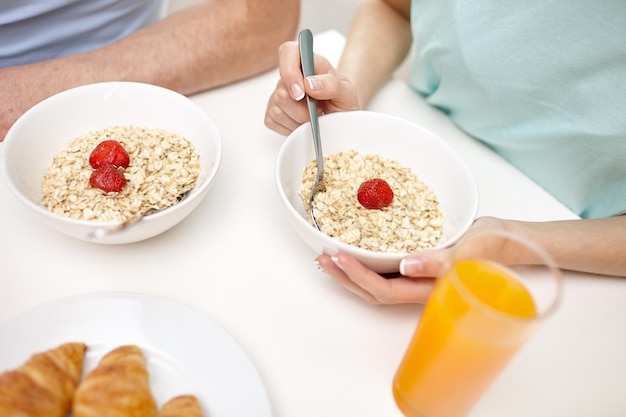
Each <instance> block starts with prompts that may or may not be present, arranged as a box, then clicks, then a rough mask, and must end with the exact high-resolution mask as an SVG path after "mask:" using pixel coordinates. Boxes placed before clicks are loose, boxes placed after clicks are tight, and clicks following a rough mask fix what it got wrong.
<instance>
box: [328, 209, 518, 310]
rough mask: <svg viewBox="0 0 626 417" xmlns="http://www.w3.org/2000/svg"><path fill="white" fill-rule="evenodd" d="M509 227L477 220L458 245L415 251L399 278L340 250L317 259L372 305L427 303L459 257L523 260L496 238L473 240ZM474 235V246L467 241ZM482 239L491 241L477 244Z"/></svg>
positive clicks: (403, 263) (500, 222) (486, 219)
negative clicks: (436, 281) (366, 265)
mask: <svg viewBox="0 0 626 417" xmlns="http://www.w3.org/2000/svg"><path fill="white" fill-rule="evenodd" d="M498 229H500V230H501V229H507V227H506V221H503V220H500V219H496V218H492V217H483V218H479V219H477V220H476V221H475V222H474V224H473V225H472V226H471V227H470V229H469V230H468V231H467V233H466V234H465V236H464V238H463V239H461V240H460V241H459V242H458V244H456V245H454V246H452V247H450V248H446V249H434V250H424V251H418V252H414V253H412V254H410V255H407V256H406V257H405V258H404V259H402V261H401V262H400V274H401V276H400V277H398V278H385V277H383V276H381V275H379V274H377V273H376V272H374V271H371V270H369V269H367V268H366V267H365V266H364V265H363V264H362V263H361V262H359V261H358V260H357V259H356V258H354V257H352V256H350V255H348V254H345V253H338V254H337V255H335V256H332V257H331V256H328V255H320V256H318V257H317V259H316V263H317V265H318V267H319V268H320V269H322V270H324V271H325V272H327V273H328V274H330V275H331V276H332V277H333V279H334V280H335V281H337V282H339V283H340V284H342V285H343V286H344V287H346V288H347V289H348V290H349V291H352V292H353V293H355V294H357V295H359V296H360V297H361V298H363V299H364V300H365V301H367V302H369V303H371V304H400V303H425V302H426V300H427V299H428V297H429V296H430V293H431V291H432V289H433V285H434V282H435V279H436V277H438V276H441V275H442V274H444V273H445V272H446V271H447V270H448V269H449V267H450V265H451V263H452V259H453V256H454V258H457V259H459V258H460V259H462V258H470V257H475V256H483V255H482V254H484V253H489V258H491V259H493V260H498V261H499V262H502V263H508V264H510V263H515V262H516V261H517V260H521V259H523V257H522V255H523V254H522V253H512V251H510V250H505V249H507V248H506V247H504V246H499V245H493V243H494V241H493V239H486V240H485V241H481V240H480V239H478V238H477V239H473V237H474V236H476V235H478V234H479V233H481V232H483V231H488V230H498ZM470 237H471V238H472V245H465V244H464V242H466V241H467V240H469V238H470ZM476 242H481V243H485V244H488V245H489V247H485V245H480V244H476Z"/></svg>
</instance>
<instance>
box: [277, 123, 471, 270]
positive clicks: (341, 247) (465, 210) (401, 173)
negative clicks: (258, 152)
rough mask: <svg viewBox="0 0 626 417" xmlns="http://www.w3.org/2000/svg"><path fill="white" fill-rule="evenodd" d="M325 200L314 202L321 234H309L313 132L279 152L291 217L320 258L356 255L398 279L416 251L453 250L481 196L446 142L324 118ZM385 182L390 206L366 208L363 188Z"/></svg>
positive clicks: (298, 133) (396, 126)
mask: <svg viewBox="0 0 626 417" xmlns="http://www.w3.org/2000/svg"><path fill="white" fill-rule="evenodd" d="M320 132H321V138H322V150H323V152H324V160H325V180H326V192H325V193H321V194H318V195H317V196H316V199H315V201H314V210H315V217H316V220H317V222H318V224H319V225H320V228H321V231H319V230H317V229H315V228H314V227H313V226H312V223H311V221H310V218H309V215H308V208H307V207H308V206H307V204H306V201H307V199H308V195H309V193H310V189H311V188H312V186H313V181H314V176H315V152H314V149H313V140H312V137H311V128H310V125H309V124H308V123H307V124H304V125H302V126H300V127H299V128H297V129H296V130H294V131H293V132H292V133H291V134H290V135H289V136H288V137H287V139H286V140H285V142H284V144H283V145H282V147H281V149H280V151H279V154H278V158H277V162H276V167H275V176H276V184H277V187H278V192H279V196H280V199H281V201H282V202H283V204H284V206H285V208H286V212H287V217H288V218H289V220H290V222H291V224H292V226H293V227H294V229H295V230H296V232H297V233H298V234H299V235H300V237H301V238H302V239H303V240H304V241H305V242H306V243H307V244H308V245H309V246H310V247H311V248H312V249H313V250H314V251H315V252H316V253H326V254H329V255H333V254H335V253H338V252H346V253H349V254H352V255H353V256H355V257H356V258H357V259H359V260H360V261H361V262H363V263H364V264H365V265H366V266H368V267H369V268H370V269H373V270H374V271H377V272H380V273H395V272H397V271H398V269H399V263H400V260H401V259H402V258H403V257H404V256H405V255H406V254H407V253H410V252H413V251H417V250H429V249H432V248H442V247H447V246H450V245H452V244H453V243H454V242H456V241H457V240H458V239H459V238H460V237H461V236H462V235H463V234H464V233H465V232H466V231H467V229H468V228H469V226H470V225H471V224H472V223H473V221H474V220H475V218H476V214H477V211H478V189H477V186H476V182H475V179H474V176H473V174H472V172H471V171H470V169H469V168H468V166H467V165H466V164H465V162H464V161H463V160H462V159H461V157H460V156H459V155H458V154H457V152H456V151H455V150H454V149H453V148H452V147H450V146H449V145H448V144H447V143H446V142H445V140H443V139H442V138H440V137H438V136H437V135H435V134H434V133H432V132H430V131H428V130H426V129H424V128H422V127H420V126H418V125H416V124H414V123H411V122H408V121H406V120H403V119H400V118H397V117H393V116H389V115H384V114H379V113H374V112H369V111H353V112H341V113H332V114H329V115H325V116H323V117H321V118H320ZM370 179H383V180H384V181H385V182H386V183H388V184H389V186H390V188H391V190H392V191H393V199H392V200H391V204H390V205H388V206H385V207H383V208H374V209H372V208H366V207H364V206H363V205H362V204H361V203H360V202H359V198H358V190H359V187H360V186H361V184H362V183H363V182H365V181H368V180H370Z"/></svg>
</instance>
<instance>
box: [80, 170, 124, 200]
mask: <svg viewBox="0 0 626 417" xmlns="http://www.w3.org/2000/svg"><path fill="white" fill-rule="evenodd" d="M89 184H91V185H92V186H93V187H96V188H99V189H101V190H102V191H104V192H105V193H119V192H120V191H122V188H124V186H125V185H126V178H125V177H124V174H123V173H122V172H121V171H120V170H119V169H117V168H116V167H115V166H114V165H112V164H103V165H100V166H99V167H98V168H96V169H95V170H94V171H93V172H92V173H91V176H90V177H89Z"/></svg>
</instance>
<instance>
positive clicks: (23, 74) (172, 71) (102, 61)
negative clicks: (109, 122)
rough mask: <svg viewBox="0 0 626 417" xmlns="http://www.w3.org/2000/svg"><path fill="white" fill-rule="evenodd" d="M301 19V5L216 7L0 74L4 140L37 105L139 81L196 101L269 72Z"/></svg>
mask: <svg viewBox="0 0 626 417" xmlns="http://www.w3.org/2000/svg"><path fill="white" fill-rule="evenodd" d="M299 15H300V1H299V0H212V1H207V2H203V3H200V4H197V5H195V6H191V7H188V8H186V9H183V10H181V11H179V12H176V13H174V14H172V15H170V16H168V17H166V18H164V19H162V20H160V21H157V22H155V23H154V24H152V25H150V26H148V27H145V28H143V29H141V30H139V31H137V32H135V33H134V34H132V35H130V36H128V37H126V38H124V39H122V40H120V41H118V42H115V43H113V44H110V45H108V46H105V47H103V48H100V49H97V50H94V51H91V52H87V53H82V54H77V55H72V56H68V57H63V58H57V59H52V60H48V61H43V62H40V63H34V64H29V65H22V66H18V67H10V68H3V69H0V96H1V97H2V100H1V103H2V104H0V106H2V110H1V111H0V140H1V139H3V138H4V136H5V134H6V132H7V130H8V129H9V127H10V126H11V125H12V124H13V123H14V122H15V120H17V118H18V117H19V116H20V115H21V114H22V113H24V112H25V111H26V110H27V109H29V108H30V107H32V106H33V105H34V104H36V103H38V102H39V101H41V100H43V99H44V98H47V97H49V96H51V95H53V94H55V93H58V92H60V91H63V90H66V89H68V88H72V87H76V86H79V85H84V84H89V83H94V82H103V81H138V82H145V83H151V84H156V85H160V86H163V87H167V88H170V89H173V90H175V91H178V92H180V93H182V94H193V93H196V92H199V91H203V90H207V89H211V88H214V87H217V86H220V85H224V84H228V83H231V82H234V81H238V80H241V79H244V78H247V77H250V76H253V75H255V74H258V73H261V72H263V71H266V70H268V69H270V68H272V67H273V66H275V65H276V64H277V62H278V57H277V52H276V51H277V49H278V46H279V45H280V44H281V43H282V42H284V41H286V40H291V39H293V38H294V37H295V34H296V30H297V27H298V23H299Z"/></svg>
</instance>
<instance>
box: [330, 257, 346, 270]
mask: <svg viewBox="0 0 626 417" xmlns="http://www.w3.org/2000/svg"><path fill="white" fill-rule="evenodd" d="M330 260H331V261H333V262H334V263H335V265H337V268H339V269H341V270H342V271H343V270H344V269H343V266H342V265H341V262H339V258H337V257H336V256H331V257H330Z"/></svg>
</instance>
